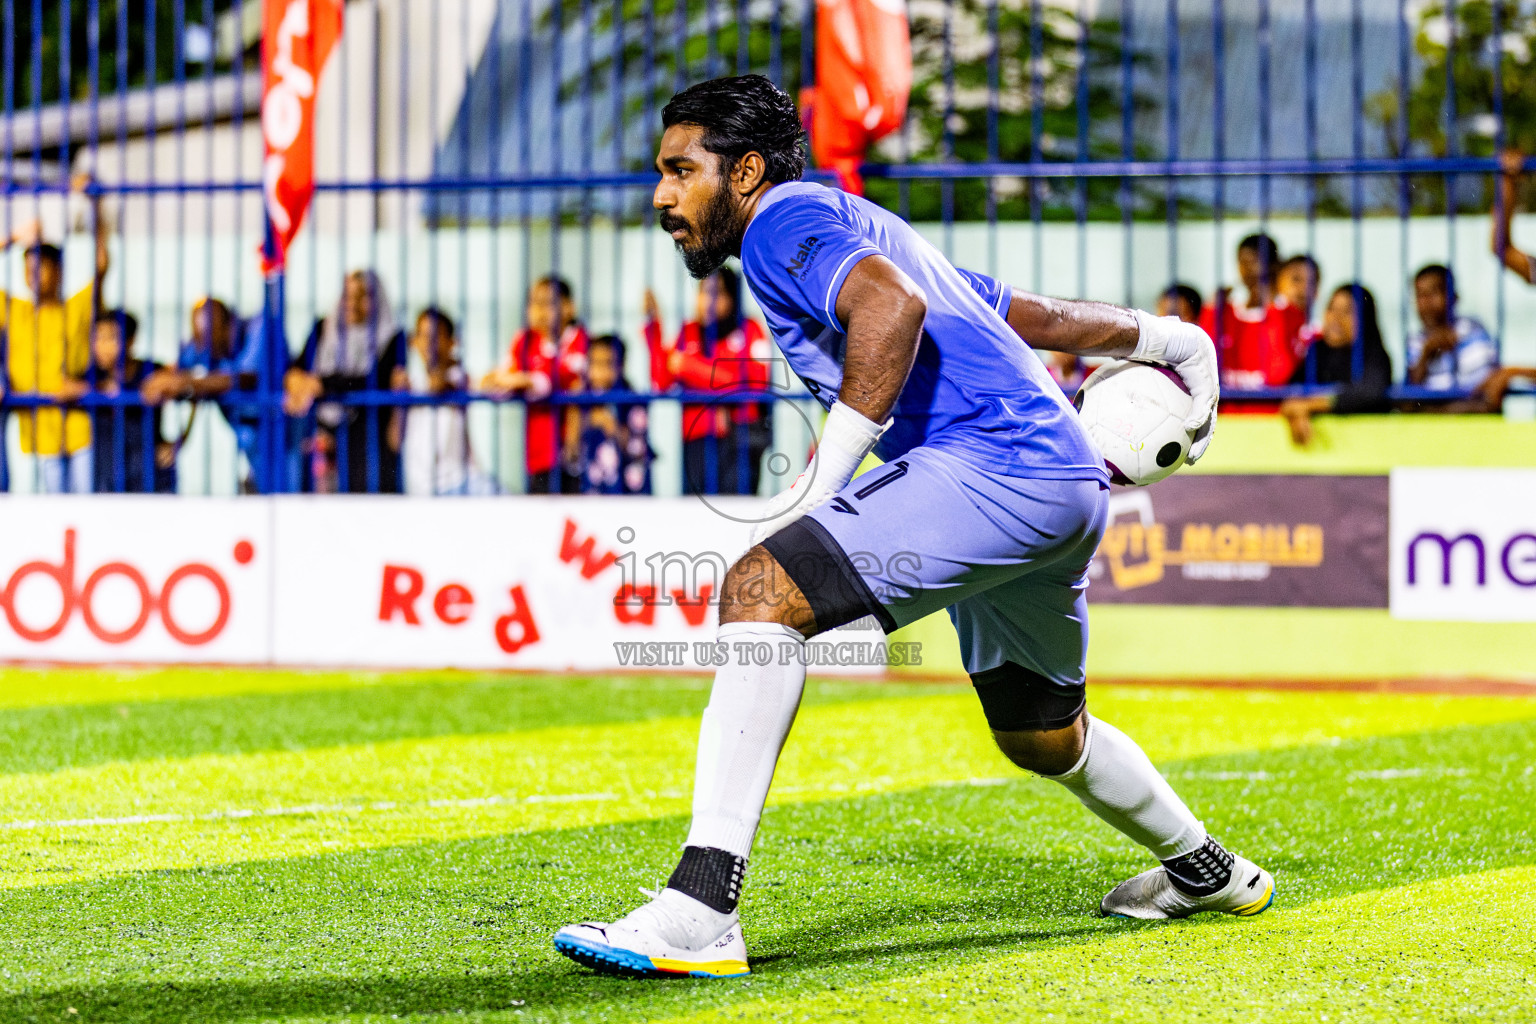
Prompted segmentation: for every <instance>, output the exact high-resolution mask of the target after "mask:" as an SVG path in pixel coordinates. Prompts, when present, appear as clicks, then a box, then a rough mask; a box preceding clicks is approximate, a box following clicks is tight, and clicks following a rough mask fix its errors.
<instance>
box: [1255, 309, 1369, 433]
mask: <svg viewBox="0 0 1536 1024" xmlns="http://www.w3.org/2000/svg"><path fill="white" fill-rule="evenodd" d="M1308 381H1311V382H1315V383H1317V384H1331V385H1336V387H1335V389H1334V390H1332V391H1330V392H1327V393H1325V394H1320V395H1310V396H1308V397H1306V398H1288V399H1286V400H1285V401H1284V402H1283V403H1281V405H1280V415H1281V416H1284V417H1285V419H1286V420H1287V422H1288V423H1289V425H1290V428H1291V440H1293V441H1295V442H1296V443H1297V444H1298V445H1302V446H1305V445H1307V444H1310V443H1311V441H1312V417H1313V416H1314V415H1317V414H1320V413H1332V414H1334V415H1347V414H1349V413H1363V412H1387V411H1388V410H1390V409H1391V407H1392V403H1391V401H1390V400H1389V399H1388V397H1387V388H1388V387H1390V386H1391V384H1392V359H1391V357H1390V356H1388V355H1387V349H1386V346H1385V345H1383V344H1382V343H1381V323H1380V321H1378V320H1377V319H1376V297H1375V296H1374V295H1372V294H1371V292H1370V289H1369V288H1366V287H1365V286H1364V285H1361V284H1346V285H1341V286H1340V287H1339V288H1337V289H1335V290H1334V293H1333V296H1332V298H1330V299H1329V300H1328V307H1327V309H1325V310H1324V311H1323V330H1322V333H1321V334H1320V335H1319V336H1318V338H1317V340H1316V341H1314V342H1313V343H1312V346H1311V347H1310V348H1309V349H1308V350H1307V354H1306V357H1305V358H1304V359H1303V360H1302V363H1301V365H1300V366H1298V367H1297V368H1296V373H1295V376H1293V377H1292V378H1291V383H1293V384H1301V383H1306V382H1308Z"/></svg>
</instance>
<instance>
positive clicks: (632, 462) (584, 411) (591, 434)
mask: <svg viewBox="0 0 1536 1024" xmlns="http://www.w3.org/2000/svg"><path fill="white" fill-rule="evenodd" d="M624 355H625V346H624V342H623V341H622V340H620V339H619V338H617V337H615V336H614V335H611V334H605V335H603V336H602V337H600V338H596V339H594V340H593V341H592V343H591V345H590V346H589V347H588V349H587V379H586V384H587V392H588V393H589V394H593V395H603V394H606V393H608V392H628V391H630V390H631V388H630V386H629V381H628V380H626V379H625V378H624ZM647 424H648V414H647V412H646V407H645V405H644V404H643V403H638V402H631V403H627V404H614V405H585V406H581V419H580V428H579V431H578V438H577V447H578V449H579V451H580V459H579V472H580V475H581V490H582V493H583V494H650V493H651V458H652V453H651V446H650V443H649V441H648V440H647Z"/></svg>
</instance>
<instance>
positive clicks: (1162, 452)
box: [1072, 359, 1194, 487]
mask: <svg viewBox="0 0 1536 1024" xmlns="http://www.w3.org/2000/svg"><path fill="white" fill-rule="evenodd" d="M1072 404H1073V405H1075V406H1077V411H1078V417H1079V418H1080V419H1081V420H1082V423H1083V427H1084V428H1085V429H1086V430H1087V431H1088V437H1089V438H1090V439H1091V440H1092V441H1093V443H1094V446H1095V447H1096V448H1098V450H1099V454H1100V455H1102V456H1103V457H1104V463H1105V465H1106V466H1107V467H1108V469H1109V478H1110V479H1111V480H1112V481H1114V482H1115V483H1117V484H1127V485H1131V486H1135V487H1141V486H1144V485H1146V484H1152V483H1156V482H1157V481H1159V480H1161V479H1163V478H1164V477H1166V476H1169V475H1171V474H1172V473H1173V471H1174V470H1176V469H1178V468H1179V467H1180V466H1181V465H1183V464H1184V456H1185V455H1186V454H1187V453H1188V452H1189V443H1190V435H1189V432H1188V431H1186V430H1185V429H1184V420H1185V419H1186V418H1187V417H1188V416H1189V413H1190V410H1191V409H1192V408H1193V405H1194V403H1193V402H1192V401H1191V400H1190V397H1189V389H1188V388H1186V387H1185V386H1184V382H1183V381H1182V380H1180V379H1179V375H1178V374H1176V373H1174V372H1173V371H1172V370H1170V369H1168V368H1167V367H1166V366H1160V365H1158V364H1156V363H1144V362H1139V361H1136V360H1130V359H1124V360H1116V361H1114V362H1110V363H1105V364H1104V365H1103V366H1101V367H1099V368H1098V369H1097V370H1095V371H1093V373H1092V374H1090V375H1089V377H1088V379H1087V380H1085V381H1083V386H1082V387H1081V388H1078V391H1077V397H1075V398H1074V399H1073V400H1072Z"/></svg>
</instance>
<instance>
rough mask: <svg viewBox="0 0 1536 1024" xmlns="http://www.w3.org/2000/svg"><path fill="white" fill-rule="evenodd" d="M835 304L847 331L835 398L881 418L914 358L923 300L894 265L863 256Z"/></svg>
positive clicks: (869, 416) (925, 312)
mask: <svg viewBox="0 0 1536 1024" xmlns="http://www.w3.org/2000/svg"><path fill="white" fill-rule="evenodd" d="M836 308H837V318H838V320H839V321H841V322H842V324H843V326H844V328H845V330H846V332H847V335H848V346H847V349H846V353H845V355H844V357H843V386H842V390H841V391H839V392H838V402H839V403H841V404H843V405H846V406H848V407H849V408H850V409H852V410H853V411H854V412H857V413H858V414H859V415H861V416H863V417H864V418H865V419H866V420H869V421H871V422H872V423H884V422H885V420H886V417H888V416H890V414H891V410H892V409H893V408H895V406H896V398H897V396H899V395H900V394H901V389H902V388H903V387H905V386H906V384H907V375H908V374H910V373H911V372H912V363H913V362H914V361H915V360H916V359H917V346H918V343H919V342H921V341H922V337H923V320H924V319H925V318H926V317H927V316H928V300H927V299H926V298H925V297H924V295H923V293H922V290H921V289H919V288H918V287H917V285H916V284H915V283H914V282H913V280H912V279H911V278H910V277H908V276H907V275H906V274H905V273H903V272H902V270H901V268H900V267H898V266H896V264H894V263H892V262H891V261H890V260H888V259H886V258H885V257H884V256H866V257H865V258H864V259H862V260H860V261H859V262H858V263H857V264H856V265H855V266H854V268H853V271H852V272H851V273H849V275H848V278H847V280H845V281H844V282H843V288H842V291H840V292H838V295H837V306H836Z"/></svg>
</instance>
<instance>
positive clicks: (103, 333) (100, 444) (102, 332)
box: [87, 309, 176, 494]
mask: <svg viewBox="0 0 1536 1024" xmlns="http://www.w3.org/2000/svg"><path fill="white" fill-rule="evenodd" d="M138 333H139V322H138V320H136V319H134V317H133V316H132V315H131V314H129V313H125V312H123V311H122V310H120V309H114V310H110V311H108V312H106V313H103V314H101V315H100V316H98V317H97V318H96V323H95V324H94V325H93V326H92V328H91V360H92V361H91V370H90V373H88V374H87V383H88V384H89V386H90V388H91V390H93V391H94V392H95V393H96V394H98V395H105V396H108V397H112V398H116V397H117V396H119V395H121V394H123V392H125V391H127V392H134V391H138V389H139V388H140V386H142V385H143V383H144V381H145V379H146V378H148V377H149V375H150V374H152V373H155V372H157V371H159V370H161V369H164V367H162V366H160V364H158V363H151V362H146V361H145V360H143V359H135V358H134V357H133V343H134V341H135V340H136V339H137V338H138ZM160 431H161V409H160V407H159V406H153V407H145V406H142V405H126V406H125V405H98V406H95V407H94V408H92V409H91V436H92V445H93V447H94V450H95V451H94V455H95V457H94V459H93V460H92V461H93V463H94V464H95V490H96V493H97V494H122V493H126V494H143V493H146V492H154V493H157V494H174V493H175V492H176V446H175V445H174V444H172V443H171V442H169V441H167V440H165V438H164V435H163V434H161V432H160Z"/></svg>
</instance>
